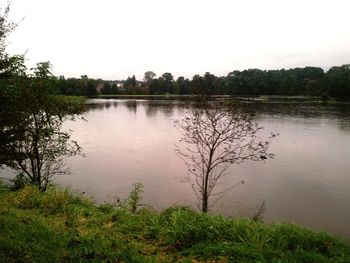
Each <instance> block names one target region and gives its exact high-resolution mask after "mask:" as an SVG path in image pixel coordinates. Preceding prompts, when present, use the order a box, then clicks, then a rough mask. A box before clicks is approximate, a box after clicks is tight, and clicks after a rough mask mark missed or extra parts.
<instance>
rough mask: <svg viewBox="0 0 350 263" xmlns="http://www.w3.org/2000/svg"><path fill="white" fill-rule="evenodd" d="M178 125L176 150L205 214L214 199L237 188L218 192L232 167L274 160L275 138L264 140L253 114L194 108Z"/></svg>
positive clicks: (217, 107)
mask: <svg viewBox="0 0 350 263" xmlns="http://www.w3.org/2000/svg"><path fill="white" fill-rule="evenodd" d="M175 125H176V127H177V128H178V130H179V132H180V133H181V135H182V138H181V140H180V145H178V146H177V148H176V150H175V151H176V153H177V155H178V156H179V157H180V158H181V159H182V160H183V161H184V163H185V164H186V166H187V168H188V176H189V180H190V183H191V185H192V188H193V190H194V192H195V194H196V196H197V199H198V200H199V201H200V207H201V210H202V211H203V212H207V211H208V208H209V198H210V197H211V196H214V197H216V200H218V199H219V198H221V196H222V194H223V193H224V192H226V191H228V190H230V189H232V188H233V187H235V186H236V185H234V186H231V187H228V188H227V189H224V190H222V191H220V192H214V188H215V187H216V186H217V185H218V184H219V183H220V182H221V181H222V179H223V178H224V177H226V176H228V175H229V174H230V172H229V171H228V169H229V167H230V166H231V165H232V164H240V163H242V162H244V161H247V160H251V161H264V160H266V159H268V158H272V157H273V154H271V153H269V151H268V150H269V146H270V143H271V140H272V138H273V137H275V135H274V134H271V136H270V137H269V138H268V139H267V140H266V141H260V140H259V139H258V134H259V131H261V130H262V129H263V128H262V127H260V126H259V125H258V123H254V122H253V116H252V114H250V113H247V112H242V111H237V110H236V109H234V108H232V107H231V108H227V109H226V108H225V107H223V106H222V105H218V104H217V103H215V104H213V103H211V104H209V103H207V104H204V105H200V106H199V107H193V108H191V109H190V110H189V112H188V114H187V116H186V117H185V118H184V119H183V120H181V121H176V122H175ZM242 183H243V181H242Z"/></svg>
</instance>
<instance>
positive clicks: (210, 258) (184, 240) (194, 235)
mask: <svg viewBox="0 0 350 263" xmlns="http://www.w3.org/2000/svg"><path fill="white" fill-rule="evenodd" d="M0 261H1V262H307V263H312V262H317V263H319V262H344V263H345V262H350V244H349V243H346V242H345V241H341V240H338V239H336V238H334V237H332V236H330V235H328V234H326V233H322V232H320V233H316V232H313V231H310V230H308V229H305V228H302V227H300V226H297V225H293V224H286V223H281V224H271V225H268V224H264V223H261V222H254V221H252V220H247V219H234V220H233V219H227V218H224V217H222V216H214V215H210V214H201V213H198V212H196V211H194V210H192V209H191V208H188V207H170V208H168V209H166V210H164V211H162V212H160V213H159V212H156V211H154V210H152V209H149V208H147V209H140V210H138V211H137V212H136V213H132V212H131V209H130V208H129V207H128V206H126V205H123V206H114V205H100V206H97V205H95V204H94V203H93V202H92V201H91V200H89V199H88V198H85V197H83V196H79V195H77V194H73V193H72V192H70V191H69V190H67V189H59V188H56V187H51V188H49V189H48V190H47V191H46V192H45V193H42V192H40V191H38V190H37V189H36V188H34V187H31V186H26V187H25V188H24V189H22V190H19V191H16V192H11V191H9V190H8V189H7V188H6V187H4V186H1V185H0Z"/></svg>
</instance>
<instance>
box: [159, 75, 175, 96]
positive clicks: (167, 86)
mask: <svg viewBox="0 0 350 263" xmlns="http://www.w3.org/2000/svg"><path fill="white" fill-rule="evenodd" d="M162 79H163V82H164V88H163V90H164V93H170V94H173V93H174V77H173V75H172V74H171V73H169V72H166V73H164V74H163V75H162Z"/></svg>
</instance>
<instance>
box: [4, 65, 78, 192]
mask: <svg viewBox="0 0 350 263" xmlns="http://www.w3.org/2000/svg"><path fill="white" fill-rule="evenodd" d="M21 67H22V68H23V69H24V70H23V71H22V72H21V75H16V76H14V77H13V80H12V81H13V85H8V86H5V87H3V90H5V89H6V88H7V91H6V92H7V93H3V96H4V98H5V99H4V100H3V105H2V108H1V111H0V115H1V116H2V118H1V130H2V135H1V137H0V140H1V142H2V143H1V147H0V148H1V154H0V160H1V164H4V165H6V166H8V167H10V168H12V169H14V170H16V171H18V172H19V173H21V175H22V177H23V176H25V177H27V179H28V181H29V182H30V183H32V184H35V185H37V186H38V187H39V188H41V189H42V190H45V189H46V186H47V184H48V182H49V179H50V178H51V177H52V176H54V175H56V174H64V173H67V172H68V170H67V169H65V168H64V160H65V158H67V157H70V156H73V155H76V154H79V153H80V151H81V149H80V147H79V146H78V144H77V143H76V142H75V141H72V140H70V132H69V131H62V129H61V126H62V123H63V122H64V121H65V120H67V119H70V120H74V119H75V118H76V116H78V115H79V114H81V112H82V110H83V108H82V101H81V100H79V99H76V98H67V97H62V96H59V95H57V90H56V87H55V85H54V81H53V79H52V78H51V73H50V64H49V63H48V62H45V63H38V65H37V67H36V68H34V69H32V72H33V73H32V74H30V75H27V74H26V73H25V71H26V70H25V66H24V65H21ZM11 120H13V121H11ZM22 181H23V180H22Z"/></svg>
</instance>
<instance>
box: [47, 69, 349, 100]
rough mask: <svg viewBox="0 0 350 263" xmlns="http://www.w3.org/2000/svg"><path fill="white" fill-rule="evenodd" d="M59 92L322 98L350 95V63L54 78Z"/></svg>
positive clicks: (341, 97) (340, 97)
mask: <svg viewBox="0 0 350 263" xmlns="http://www.w3.org/2000/svg"><path fill="white" fill-rule="evenodd" d="M54 81H55V82H56V83H57V86H58V88H59V90H60V92H61V94H63V95H73V96H96V95H98V94H120V95H122V94H125V95H164V94H178V95H187V94H206V95H233V96H259V95H280V96H316V97H321V98H322V99H328V98H329V97H332V98H337V99H348V98H350V64H346V65H342V66H334V67H331V68H330V69H329V70H328V71H326V72H325V71H324V70H323V69H322V68H320V67H304V68H292V69H279V70H260V69H248V70H243V71H239V70H234V71H232V72H230V73H228V74H227V76H221V77H218V76H215V75H214V74H211V73H210V72H206V73H205V74H204V75H199V74H196V75H194V76H193V77H192V79H188V78H185V77H182V76H180V77H178V78H177V79H175V78H174V76H173V74H172V73H169V72H166V73H164V74H162V75H161V76H157V75H156V73H155V72H153V71H147V72H145V74H144V78H143V79H142V80H137V79H136V78H135V75H133V76H131V77H128V78H127V79H126V80H102V79H92V78H89V77H88V76H86V75H83V76H81V77H80V78H65V77H64V76H60V77H54Z"/></svg>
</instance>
